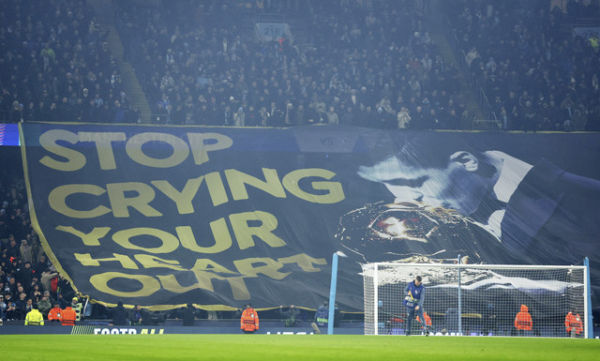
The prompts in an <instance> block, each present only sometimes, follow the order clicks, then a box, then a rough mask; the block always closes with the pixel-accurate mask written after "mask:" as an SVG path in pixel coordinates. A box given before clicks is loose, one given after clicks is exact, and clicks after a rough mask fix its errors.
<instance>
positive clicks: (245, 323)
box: [240, 308, 258, 331]
mask: <svg viewBox="0 0 600 361" xmlns="http://www.w3.org/2000/svg"><path fill="white" fill-rule="evenodd" d="M240 328H241V329H242V330H244V331H256V330H258V313H256V311H254V309H253V308H246V309H245V310H244V312H242V318H241V319H240Z"/></svg>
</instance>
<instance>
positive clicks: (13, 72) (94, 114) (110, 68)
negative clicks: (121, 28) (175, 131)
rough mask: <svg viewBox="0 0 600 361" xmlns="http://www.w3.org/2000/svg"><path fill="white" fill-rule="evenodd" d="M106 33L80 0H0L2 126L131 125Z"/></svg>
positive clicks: (132, 115)
mask: <svg viewBox="0 0 600 361" xmlns="http://www.w3.org/2000/svg"><path fill="white" fill-rule="evenodd" d="M105 39H106V31H104V30H103V29H102V28H101V27H100V26H99V25H98V24H97V22H96V21H95V18H94V16H93V10H92V9H91V8H90V7H89V6H88V5H87V3H86V2H85V1H79V0H60V1H59V0H49V1H34V0H3V1H2V6H1V7H0V121H9V122H20V121H31V120H37V121H103V122H111V121H114V122H126V121H136V120H137V118H138V117H139V115H138V114H137V112H136V111H135V110H134V109H131V108H130V107H129V99H128V97H127V94H126V93H125V92H124V90H123V87H122V83H121V76H120V73H119V71H118V66H117V64H116V62H115V60H114V59H113V58H112V57H111V55H110V51H109V50H108V47H107V42H106V41H105Z"/></svg>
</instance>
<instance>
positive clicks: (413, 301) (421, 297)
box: [404, 276, 429, 336]
mask: <svg viewBox="0 0 600 361" xmlns="http://www.w3.org/2000/svg"><path fill="white" fill-rule="evenodd" d="M404 294H405V295H406V296H405V297H404V306H406V314H407V323H406V336H408V335H410V331H411V327H412V322H413V319H414V318H415V316H419V322H420V323H421V325H422V326H423V329H424V330H425V335H426V336H429V329H428V328H427V324H426V323H425V317H423V301H425V286H423V283H422V281H421V276H417V277H415V280H414V281H412V282H410V283H409V284H407V285H406V288H405V289H404Z"/></svg>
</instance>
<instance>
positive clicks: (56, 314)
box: [48, 307, 62, 321]
mask: <svg viewBox="0 0 600 361" xmlns="http://www.w3.org/2000/svg"><path fill="white" fill-rule="evenodd" d="M61 311H62V310H61V309H60V307H54V308H52V309H51V310H50V311H49V312H48V321H60V314H61Z"/></svg>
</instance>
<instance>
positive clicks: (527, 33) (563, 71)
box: [446, 0, 600, 130]
mask: <svg viewBox="0 0 600 361" xmlns="http://www.w3.org/2000/svg"><path fill="white" fill-rule="evenodd" d="M550 5H551V3H550V2H549V1H546V0H538V1H533V0H532V1H525V2H523V1H517V0H510V1H493V0H478V1H473V0H462V1H460V2H459V3H458V4H456V2H454V1H453V2H451V3H450V2H448V3H447V4H446V10H447V11H448V14H449V15H448V17H449V19H451V20H450V24H451V27H452V28H453V32H454V36H455V37H456V39H457V43H458V45H459V48H460V50H461V51H462V53H463V55H464V57H465V63H466V67H468V69H469V71H470V73H471V74H472V76H473V78H474V79H475V83H476V84H478V86H480V87H481V89H482V90H483V91H484V94H485V95H486V97H487V104H488V106H489V108H490V111H491V118H493V119H497V120H498V122H499V124H501V127H502V128H504V129H520V130H600V87H599V81H598V77H599V76H600V74H599V73H600V57H599V47H598V33H597V31H598V29H596V33H595V34H586V33H585V32H583V33H581V34H580V35H581V36H576V35H575V34H574V31H573V27H576V25H577V20H578V19H580V18H581V17H582V16H583V17H585V16H596V19H598V18H599V17H600V12H599V9H598V1H589V0H587V1H575V0H572V1H555V2H553V5H556V6H553V7H552V8H551V6H550ZM565 25H567V26H565Z"/></svg>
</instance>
